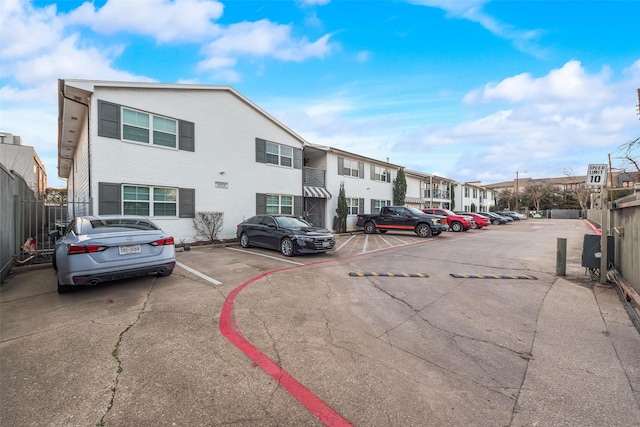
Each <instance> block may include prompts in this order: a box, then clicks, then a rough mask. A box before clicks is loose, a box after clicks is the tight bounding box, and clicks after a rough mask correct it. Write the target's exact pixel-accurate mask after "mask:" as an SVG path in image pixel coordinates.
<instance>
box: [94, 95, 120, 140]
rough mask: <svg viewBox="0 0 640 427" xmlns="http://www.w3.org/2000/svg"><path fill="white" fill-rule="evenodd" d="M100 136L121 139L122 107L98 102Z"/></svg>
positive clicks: (101, 101)
mask: <svg viewBox="0 0 640 427" xmlns="http://www.w3.org/2000/svg"><path fill="white" fill-rule="evenodd" d="M98 136H104V137H107V138H115V139H120V106H119V105H118V104H113V103H111V102H107V101H103V100H101V99H99V100H98Z"/></svg>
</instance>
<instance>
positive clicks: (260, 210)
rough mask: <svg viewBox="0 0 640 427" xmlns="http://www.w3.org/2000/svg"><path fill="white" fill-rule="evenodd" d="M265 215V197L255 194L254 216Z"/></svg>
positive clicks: (264, 195)
mask: <svg viewBox="0 0 640 427" xmlns="http://www.w3.org/2000/svg"><path fill="white" fill-rule="evenodd" d="M266 213H267V195H266V194H262V193H256V215H263V214H266Z"/></svg>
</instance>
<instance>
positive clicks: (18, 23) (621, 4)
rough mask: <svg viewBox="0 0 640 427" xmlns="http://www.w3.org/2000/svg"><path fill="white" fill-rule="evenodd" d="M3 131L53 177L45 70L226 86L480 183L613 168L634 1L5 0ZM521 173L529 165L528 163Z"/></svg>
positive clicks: (309, 127)
mask: <svg viewBox="0 0 640 427" xmlns="http://www.w3.org/2000/svg"><path fill="white" fill-rule="evenodd" d="M0 12H1V15H0V37H1V45H2V48H1V50H0V61H1V62H0V79H1V83H0V131H5V132H10V133H13V134H14V135H20V136H22V138H23V139H24V144H25V145H30V146H34V147H35V148H36V149H37V151H38V153H39V155H40V157H41V159H42V160H43V162H44V163H45V166H46V167H47V174H48V179H49V185H50V186H54V187H62V186H64V185H65V183H64V181H62V180H59V179H58V177H57V94H56V91H57V79H58V78H82V79H95V80H126V81H157V82H165V83H199V84H214V85H230V86H232V87H234V88H235V89H236V90H238V91H239V92H240V93H242V94H243V95H244V96H246V97H248V98H249V99H251V100H252V101H253V102H255V103H256V104H257V105H259V106H260V107H261V108H263V109H264V110H265V111H267V112H268V113H269V114H271V115H273V116H274V117H276V118H277V119H279V120H280V121H281V122H283V123H284V124H285V125H286V126H288V127H289V128H291V129H292V130H294V131H295V132H296V133H298V134H299V135H301V136H302V137H303V138H305V139H306V140H307V141H309V142H311V143H315V144H322V145H328V146H332V147H336V148H341V149H344V150H347V151H351V152H353V153H357V154H361V155H365V156H368V157H372V158H376V159H380V160H386V159H387V158H388V159H389V161H390V162H392V163H394V164H398V165H403V166H405V167H407V168H408V169H412V170H417V171H421V172H425V173H434V174H437V175H441V176H445V177H448V178H452V179H455V180H458V181H462V182H465V181H481V182H482V183H483V184H489V183H493V182H500V181H508V180H513V179H514V177H515V174H516V171H518V172H519V176H520V178H526V177H532V178H544V177H559V176H564V175H565V174H567V173H569V174H574V175H585V174H586V171H587V165H588V164H590V163H607V162H608V155H609V154H611V156H612V162H613V166H614V167H623V166H624V164H623V163H622V162H621V161H620V160H618V157H620V156H621V153H620V152H619V151H617V149H618V147H620V146H621V145H622V144H625V143H628V142H630V141H632V140H635V139H636V138H638V137H639V136H640V120H639V118H640V116H638V113H637V104H638V95H637V89H638V88H640V43H639V42H638V36H637V28H638V18H639V17H640V1H515V0H513V1H506V0H503V1H489V0H469V1H466V0H465V1H445V0H409V1H357V0H351V1H339V0H333V1H331V0H298V1H284V0H281V1H211V0H183V1H180V0H175V1H171V0H107V1H105V0H102V1H94V2H82V1H74V0H60V1H41V0H35V1H26V0H2V1H1V2H0ZM525 171H526V172H525Z"/></svg>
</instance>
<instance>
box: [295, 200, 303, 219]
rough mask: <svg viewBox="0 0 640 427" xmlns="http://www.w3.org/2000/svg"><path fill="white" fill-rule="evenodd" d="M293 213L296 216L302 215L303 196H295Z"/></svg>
mask: <svg viewBox="0 0 640 427" xmlns="http://www.w3.org/2000/svg"><path fill="white" fill-rule="evenodd" d="M293 214H294V215H295V216H302V215H303V214H304V212H303V211H302V196H293Z"/></svg>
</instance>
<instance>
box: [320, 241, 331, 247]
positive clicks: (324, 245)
mask: <svg viewBox="0 0 640 427" xmlns="http://www.w3.org/2000/svg"><path fill="white" fill-rule="evenodd" d="M322 247H323V248H330V247H331V242H330V241H326V242H322Z"/></svg>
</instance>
